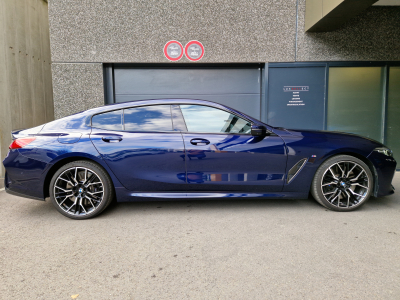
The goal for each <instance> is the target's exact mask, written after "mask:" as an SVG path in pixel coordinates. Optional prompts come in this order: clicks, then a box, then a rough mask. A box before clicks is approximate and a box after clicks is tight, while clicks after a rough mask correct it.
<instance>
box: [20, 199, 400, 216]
mask: <svg viewBox="0 0 400 300" xmlns="http://www.w3.org/2000/svg"><path fill="white" fill-rule="evenodd" d="M33 203H34V202H33ZM399 206H400V203H399V201H396V197H395V196H394V195H392V196H386V197H381V198H374V197H372V198H371V199H369V200H368V202H367V203H366V205H364V206H362V207H361V208H360V209H358V210H357V211H361V210H377V209H384V208H390V209H393V208H399ZM27 210H28V211H27V213H29V215H31V216H36V217H38V218H43V217H47V218H48V217H54V218H57V217H58V216H59V213H58V212H57V211H56V209H55V208H54V206H53V204H52V203H51V201H50V199H49V198H47V199H46V202H39V203H37V202H36V203H34V205H32V206H30V207H29V208H28V209H27ZM229 210H231V211H232V212H234V211H238V210H243V211H244V210H249V211H251V210H252V211H255V210H288V211H289V210H290V211H291V210H313V211H314V210H321V211H323V210H325V211H329V212H331V211H330V210H328V209H326V208H325V207H322V206H321V205H319V204H318V203H317V202H316V201H315V200H314V199H313V198H311V197H309V198H308V199H251V198H250V199H240V198H239V199H217V200H209V199H206V200H197V199H196V200H188V199H184V200H167V201H163V200H161V199H157V200H155V201H140V202H133V201H132V202H116V201H114V202H113V203H111V204H110V205H109V207H107V209H106V210H105V211H104V212H103V213H102V214H101V215H99V216H98V217H96V218H110V217H114V216H126V215H129V214H137V213H140V212H143V211H145V212H150V213H161V214H164V213H165V212H177V211H178V212H179V211H181V212H182V213H183V212H193V211H197V212H199V211H203V212H204V211H209V212H217V211H224V212H226V211H229Z"/></svg>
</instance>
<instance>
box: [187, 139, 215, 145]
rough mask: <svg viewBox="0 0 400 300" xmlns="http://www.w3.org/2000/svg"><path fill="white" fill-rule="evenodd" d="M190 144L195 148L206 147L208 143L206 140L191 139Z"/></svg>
mask: <svg viewBox="0 0 400 300" xmlns="http://www.w3.org/2000/svg"><path fill="white" fill-rule="evenodd" d="M190 143H191V144H192V145H196V146H205V145H208V144H209V143H210V141H209V140H206V139H191V140H190Z"/></svg>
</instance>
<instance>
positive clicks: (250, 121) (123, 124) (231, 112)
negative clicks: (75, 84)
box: [90, 102, 270, 135]
mask: <svg viewBox="0 0 400 300" xmlns="http://www.w3.org/2000/svg"><path fill="white" fill-rule="evenodd" d="M155 105H158V106H160V105H169V106H170V109H171V105H179V108H180V105H198V106H206V107H211V108H214V109H219V110H222V111H225V112H227V113H230V114H233V115H235V116H236V117H238V118H241V119H244V120H246V121H247V122H249V123H250V124H251V126H252V125H254V124H255V123H254V122H253V121H252V120H250V119H248V118H246V117H244V116H241V115H238V114H237V113H235V112H233V111H230V110H227V109H222V108H219V107H214V106H212V105H205V104H197V103H184V102H182V103H181V102H179V103H168V104H159V103H157V104H145V105H137V106H130V107H123V108H118V109H112V110H107V111H103V112H98V113H95V114H93V115H92V116H91V118H90V127H91V128H96V129H102V130H108V131H118V132H130V133H179V134H180V133H182V134H183V133H196V134H220V135H232V134H237V135H251V133H227V132H219V133H213V132H195V131H189V130H188V131H175V130H171V131H155V130H152V131H128V130H125V119H124V115H125V114H124V110H125V109H131V108H138V107H144V106H155ZM118 110H122V130H112V129H103V128H99V127H94V126H93V124H92V119H93V117H94V116H96V115H101V114H105V113H109V112H113V111H118ZM182 117H183V121H184V122H185V123H186V120H185V117H184V116H183V113H182ZM172 118H173V116H172V113H171V123H172V128H174V127H173V126H174V123H173V120H172ZM186 128H187V126H186ZM267 131H268V132H270V130H268V128H267Z"/></svg>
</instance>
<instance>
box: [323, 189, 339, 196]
mask: <svg viewBox="0 0 400 300" xmlns="http://www.w3.org/2000/svg"><path fill="white" fill-rule="evenodd" d="M337 190H338V189H337V188H336V189H335V190H334V191H333V192H329V193H324V195H330V194H334V193H336V192H337Z"/></svg>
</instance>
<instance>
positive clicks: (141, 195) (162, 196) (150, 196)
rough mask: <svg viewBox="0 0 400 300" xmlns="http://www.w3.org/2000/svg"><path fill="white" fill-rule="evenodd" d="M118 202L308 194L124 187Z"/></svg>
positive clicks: (298, 194) (300, 194)
mask: <svg viewBox="0 0 400 300" xmlns="http://www.w3.org/2000/svg"><path fill="white" fill-rule="evenodd" d="M116 196H117V201H118V202H130V201H160V200H179V199H207V200H211V199H222V198H249V199H252V198H253V199H254V198H263V199H307V198H308V194H304V193H295V192H278V193H268V194H258V193H227V192H209V193H207V192H202V193H186V192H183V193H182V192H165V193H152V192H131V191H128V190H126V189H116Z"/></svg>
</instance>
